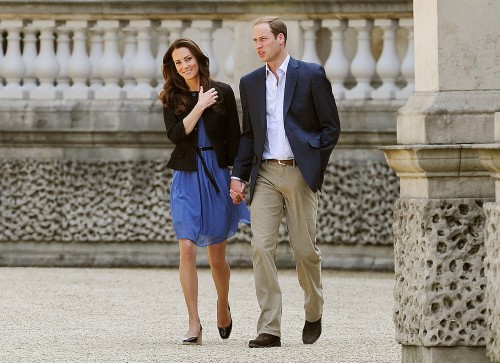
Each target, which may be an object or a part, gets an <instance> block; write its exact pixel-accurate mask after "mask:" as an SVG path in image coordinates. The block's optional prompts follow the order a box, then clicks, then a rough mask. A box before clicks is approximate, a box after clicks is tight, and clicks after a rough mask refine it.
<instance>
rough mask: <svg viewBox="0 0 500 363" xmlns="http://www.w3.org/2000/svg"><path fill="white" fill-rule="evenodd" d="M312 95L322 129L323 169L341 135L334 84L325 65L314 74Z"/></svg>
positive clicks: (323, 169)
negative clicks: (333, 90) (327, 74)
mask: <svg viewBox="0 0 500 363" xmlns="http://www.w3.org/2000/svg"><path fill="white" fill-rule="evenodd" d="M312 86H313V87H312V96H313V101H314V107H315V109H316V113H317V115H318V121H319V124H320V129H321V143H320V149H321V170H322V171H323V172H324V171H325V170H326V167H327V164H328V161H329V159H330V155H331V153H332V151H333V148H334V147H335V145H336V144H337V141H338V139H339V135H340V119H339V114H338V111H337V105H336V103H335V98H334V96H333V93H332V86H331V83H330V81H329V80H328V78H327V77H326V74H325V70H324V68H323V67H319V68H318V69H317V70H316V71H315V72H314V74H313V80H312Z"/></svg>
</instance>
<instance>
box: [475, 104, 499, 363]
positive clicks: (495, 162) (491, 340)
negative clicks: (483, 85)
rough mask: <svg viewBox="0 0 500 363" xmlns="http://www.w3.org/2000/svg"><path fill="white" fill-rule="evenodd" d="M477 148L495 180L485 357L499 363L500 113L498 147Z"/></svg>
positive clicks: (488, 234)
mask: <svg viewBox="0 0 500 363" xmlns="http://www.w3.org/2000/svg"><path fill="white" fill-rule="evenodd" d="M471 148H473V149H474V148H477V151H478V154H479V157H480V158H481V162H482V163H483V165H484V166H485V167H486V168H487V169H488V170H489V171H490V172H491V176H492V177H493V178H494V180H495V203H486V204H485V206H484V210H485V213H486V228H485V236H484V245H485V249H486V260H485V270H486V278H487V285H486V308H487V310H486V312H487V326H488V335H487V337H486V355H487V356H488V358H489V359H490V360H491V361H492V362H495V363H499V362H500V253H499V252H500V228H498V226H499V225H500V112H497V113H496V114H495V144H490V145H471Z"/></svg>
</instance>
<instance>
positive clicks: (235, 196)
mask: <svg viewBox="0 0 500 363" xmlns="http://www.w3.org/2000/svg"><path fill="white" fill-rule="evenodd" d="M245 189H246V184H245V183H244V182H243V181H241V180H238V179H231V184H230V186H229V196H230V197H231V199H232V200H233V203H234V204H240V203H241V202H242V201H244V200H245Z"/></svg>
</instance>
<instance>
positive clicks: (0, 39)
mask: <svg viewBox="0 0 500 363" xmlns="http://www.w3.org/2000/svg"><path fill="white" fill-rule="evenodd" d="M0 44H2V46H1V47H0V89H2V88H3V77H2V60H3V57H4V55H3V26H2V21H0Z"/></svg>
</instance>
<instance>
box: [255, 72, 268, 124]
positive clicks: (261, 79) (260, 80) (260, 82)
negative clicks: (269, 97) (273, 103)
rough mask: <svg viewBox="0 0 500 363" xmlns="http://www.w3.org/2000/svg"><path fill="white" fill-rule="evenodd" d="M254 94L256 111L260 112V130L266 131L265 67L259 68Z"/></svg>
mask: <svg viewBox="0 0 500 363" xmlns="http://www.w3.org/2000/svg"><path fill="white" fill-rule="evenodd" d="M256 81H257V84H256V88H255V89H256V92H257V97H258V100H257V102H258V109H259V110H260V121H261V124H262V129H263V130H264V131H265V130H267V121H266V120H267V117H266V66H264V67H262V68H261V71H260V72H259V73H258V76H257V79H256Z"/></svg>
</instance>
